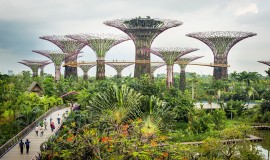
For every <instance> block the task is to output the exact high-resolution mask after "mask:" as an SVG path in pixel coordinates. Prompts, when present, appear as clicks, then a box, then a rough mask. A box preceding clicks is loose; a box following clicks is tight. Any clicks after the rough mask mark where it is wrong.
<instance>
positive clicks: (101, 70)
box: [96, 57, 105, 80]
mask: <svg viewBox="0 0 270 160" xmlns="http://www.w3.org/2000/svg"><path fill="white" fill-rule="evenodd" d="M96 79H97V80H103V79H105V60H104V57H98V59H97V73H96Z"/></svg>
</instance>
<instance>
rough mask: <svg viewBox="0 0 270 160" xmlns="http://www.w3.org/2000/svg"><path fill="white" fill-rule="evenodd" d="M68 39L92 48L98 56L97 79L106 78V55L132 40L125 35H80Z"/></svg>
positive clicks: (70, 36)
mask: <svg viewBox="0 0 270 160" xmlns="http://www.w3.org/2000/svg"><path fill="white" fill-rule="evenodd" d="M67 37H69V38H72V39H74V40H77V41H79V42H82V43H84V44H86V45H88V46H89V47H90V48H92V49H93V50H94V51H95V53H96V56H97V72H96V79H104V78H105V56H106V53H107V52H108V51H109V50H110V49H111V48H112V47H113V46H115V45H117V44H119V43H121V42H124V41H127V40H130V38H129V37H127V36H124V35H113V34H78V35H67Z"/></svg>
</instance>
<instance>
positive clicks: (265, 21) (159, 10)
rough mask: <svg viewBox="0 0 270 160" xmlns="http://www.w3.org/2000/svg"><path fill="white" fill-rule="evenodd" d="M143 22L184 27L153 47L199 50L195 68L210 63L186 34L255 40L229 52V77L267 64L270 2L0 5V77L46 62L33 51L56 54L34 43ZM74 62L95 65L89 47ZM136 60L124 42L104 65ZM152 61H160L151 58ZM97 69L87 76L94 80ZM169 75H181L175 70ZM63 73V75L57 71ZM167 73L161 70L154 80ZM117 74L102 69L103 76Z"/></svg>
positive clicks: (60, 0)
mask: <svg viewBox="0 0 270 160" xmlns="http://www.w3.org/2000/svg"><path fill="white" fill-rule="evenodd" d="M138 16H141V17H146V16H150V17H151V18H159V19H175V20H179V21H181V22H183V25H181V26H178V27H174V28H171V29H168V30H166V31H164V32H163V33H161V34H160V35H159V36H158V37H157V38H156V39H155V40H154V42H153V43H152V47H191V48H199V50H198V51H196V52H193V53H191V54H189V55H194V56H204V57H203V58H201V59H198V60H196V61H194V63H195V62H196V63H203V64H209V63H213V58H214V57H213V54H212V51H211V50H210V48H209V47H208V46H207V45H205V44H204V43H202V42H201V41H199V40H197V39H194V38H190V37H187V36H185V34H187V33H191V32H204V31H245V32H254V33H257V36H254V37H251V38H247V39H244V40H242V41H240V42H239V43H237V44H236V45H235V46H234V47H233V48H232V49H231V50H230V52H229V56H228V64H229V65H230V67H229V68H228V72H229V73H232V72H234V71H236V72H242V71H248V72H258V73H260V74H262V75H266V73H265V72H264V71H265V70H267V69H268V66H266V65H264V64H261V63H258V62H257V61H259V60H264V61H270V56H269V54H270V40H269V37H270V30H269V28H270V1H269V0H203V1H202V0H166V1H165V0H76V1H75V0H41V1H37V0H0V72H1V73H2V74H6V73H7V72H8V70H12V71H14V73H15V74H19V73H21V72H22V71H25V70H26V71H27V70H29V71H30V69H29V68H28V67H27V66H24V65H22V64H19V63H17V62H19V61H22V60H24V59H27V60H47V58H46V57H44V56H42V55H39V54H36V53H33V52H32V50H59V48H58V47H57V46H56V45H54V44H53V43H51V42H49V41H45V40H42V39H39V37H40V36H45V35H66V34H78V33H114V34H124V33H123V32H122V31H120V30H118V29H116V28H113V27H109V26H106V25H104V24H103V22H104V21H107V20H113V19H122V18H135V17H138ZM82 51H83V53H82V54H81V55H83V56H82V57H81V58H79V61H83V60H84V61H95V60H96V56H95V53H94V51H93V50H91V49H90V48H89V47H88V46H86V47H84V48H83V49H82ZM116 59H117V60H129V61H134V59H135V47H134V43H133V42H132V41H127V42H123V43H121V44H119V45H117V46H115V47H113V48H111V49H110V50H109V51H108V52H107V55H106V57H105V60H108V61H109V60H116ZM151 60H152V61H161V58H159V57H157V56H155V55H153V54H152V55H151ZM95 71H96V68H95V67H93V68H92V69H90V71H89V75H90V76H95ZM174 71H175V72H180V69H179V66H178V65H174ZM186 71H187V72H196V73H197V74H206V75H212V73H213V68H212V67H205V66H193V65H192V66H187V68H186ZM45 73H49V74H53V75H54V66H53V64H50V65H48V66H46V67H45ZM62 73H63V69H62ZM78 73H79V75H82V71H81V70H80V69H78ZM133 73H134V65H132V66H130V67H127V68H126V69H124V70H123V75H132V76H133ZM162 73H166V67H165V66H164V67H161V68H160V69H158V70H156V72H155V74H162ZM115 74H116V71H115V70H114V69H112V68H111V67H109V66H106V76H113V75H115Z"/></svg>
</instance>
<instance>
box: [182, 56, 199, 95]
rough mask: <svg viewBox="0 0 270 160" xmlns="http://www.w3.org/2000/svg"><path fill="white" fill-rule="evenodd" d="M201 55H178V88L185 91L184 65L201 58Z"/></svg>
mask: <svg viewBox="0 0 270 160" xmlns="http://www.w3.org/2000/svg"><path fill="white" fill-rule="evenodd" d="M202 57H203V56H192V57H180V58H178V59H177V64H178V65H179V66H180V83H179V84H180V86H179V87H180V90H181V91H183V92H184V91H185V90H186V71H185V70H186V66H187V65H188V64H189V63H190V62H192V61H195V60H197V59H199V58H202Z"/></svg>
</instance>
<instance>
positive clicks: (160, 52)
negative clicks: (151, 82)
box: [150, 48, 197, 88]
mask: <svg viewBox="0 0 270 160" xmlns="http://www.w3.org/2000/svg"><path fill="white" fill-rule="evenodd" d="M194 50H197V49H193V48H151V50H150V52H151V53H153V54H155V55H157V56H159V57H160V58H162V59H163V60H164V61H165V63H166V65H167V80H166V83H167V88H170V87H171V86H172V85H173V65H174V63H175V61H176V60H177V58H179V57H181V56H184V55H186V54H188V53H190V52H192V51H194Z"/></svg>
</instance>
